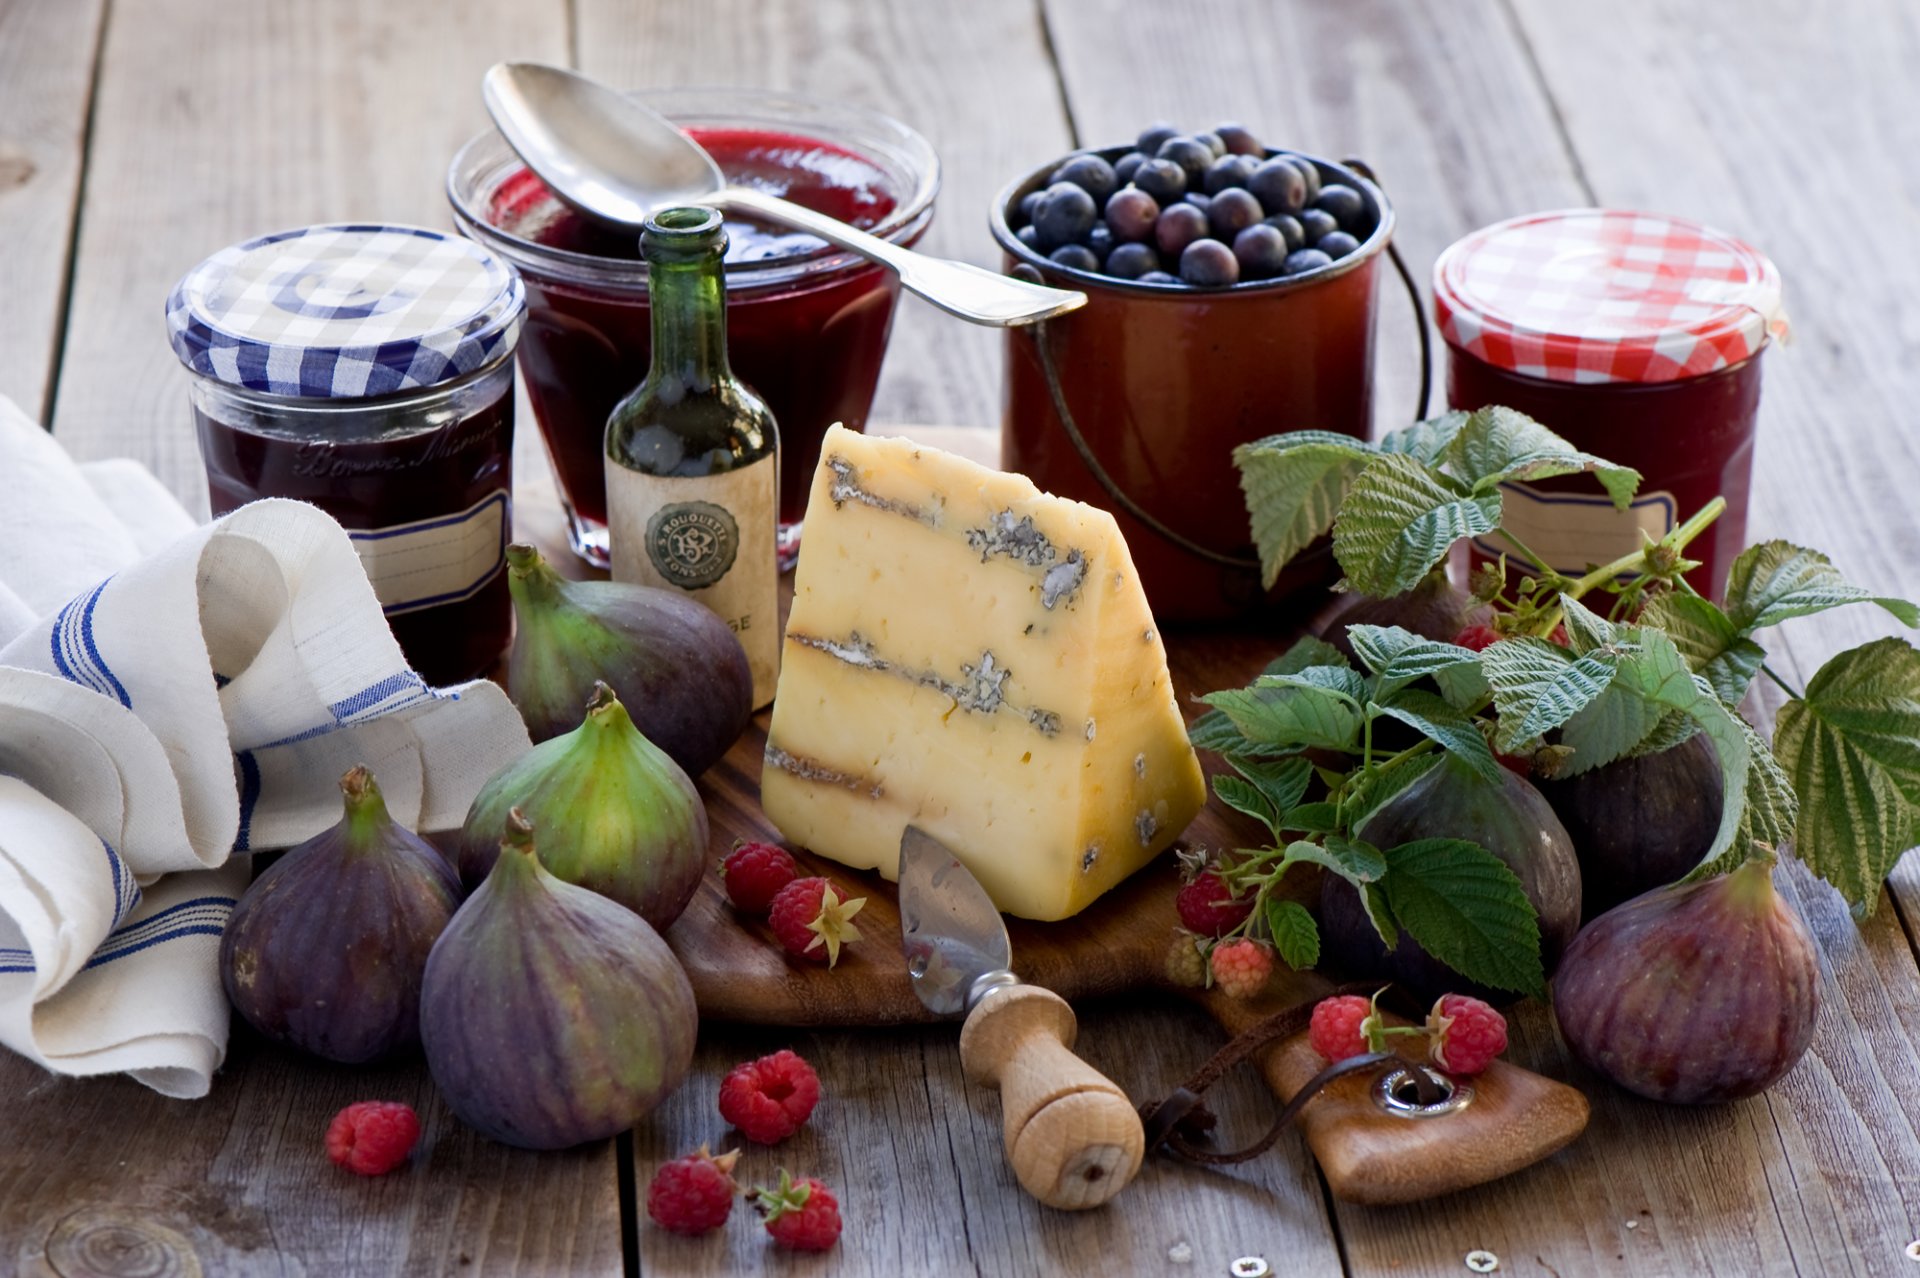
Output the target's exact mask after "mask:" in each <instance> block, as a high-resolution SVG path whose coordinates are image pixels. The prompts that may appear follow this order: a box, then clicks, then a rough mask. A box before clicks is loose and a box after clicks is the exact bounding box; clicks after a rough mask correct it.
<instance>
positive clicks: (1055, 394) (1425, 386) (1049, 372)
mask: <svg viewBox="0 0 1920 1278" xmlns="http://www.w3.org/2000/svg"><path fill="white" fill-rule="evenodd" d="M1341 163H1342V164H1344V165H1346V166H1347V167H1348V168H1350V169H1352V170H1353V171H1354V172H1356V173H1358V174H1359V175H1360V176H1361V177H1364V178H1365V179H1367V181H1369V182H1371V183H1373V184H1374V185H1375V186H1379V185H1380V180H1379V179H1378V178H1377V177H1375V176H1374V173H1373V169H1372V168H1371V167H1369V166H1368V164H1367V163H1366V161H1364V160H1359V159H1355V158H1353V157H1351V156H1349V157H1347V158H1346V159H1343V160H1342V161H1341ZM1387 257H1388V259H1389V260H1390V261H1391V262H1392V263H1393V269H1394V272H1395V274H1397V275H1399V277H1400V283H1401V284H1402V285H1403V286H1404V287H1405V288H1406V291H1407V301H1408V302H1410V303H1411V304H1412V306H1413V327H1414V331H1415V332H1416V333H1418V334H1419V337H1420V403H1419V406H1418V408H1417V409H1416V411H1415V412H1414V414H1413V420H1414V421H1416V422H1419V421H1425V420H1426V416H1427V405H1428V403H1429V402H1430V401H1431V399H1432V397H1433V339H1432V335H1431V334H1430V333H1428V331H1427V311H1426V303H1425V302H1424V301H1422V300H1421V297H1420V286H1419V285H1418V284H1417V283H1415V282H1414V278H1413V272H1412V271H1409V270H1408V269H1407V264H1406V262H1405V261H1404V260H1403V259H1402V258H1401V256H1400V250H1399V249H1398V248H1396V247H1394V243H1393V241H1392V240H1388V241H1387ZM1010 274H1012V275H1013V276H1015V277H1016V278H1018V279H1022V280H1026V281H1028V282H1030V283H1034V284H1038V283H1040V282H1041V276H1040V272H1039V271H1037V270H1035V269H1034V268H1033V267H1032V266H1030V265H1028V264H1027V263H1025V262H1022V263H1021V264H1020V265H1018V266H1015V267H1014V268H1013V270H1012V271H1011V272H1010ZM1026 328H1027V331H1028V332H1030V333H1032V334H1033V349H1034V353H1035V355H1037V356H1038V357H1039V360H1040V372H1041V374H1042V375H1043V376H1044V377H1045V378H1046V382H1047V394H1048V396H1049V397H1050V398H1051V399H1052V400H1053V414H1054V416H1055V417H1057V418H1059V419H1060V425H1061V426H1062V427H1063V428H1064V429H1065V430H1066V432H1067V440H1068V442H1070V443H1071V444H1072V445H1073V451H1074V452H1076V453H1078V454H1079V455H1080V463H1081V464H1082V465H1083V466H1085V467H1086V468H1087V473H1088V474H1090V475H1092V476H1093V478H1094V482H1096V483H1098V484H1099V485H1100V487H1101V488H1102V489H1103V490H1104V491H1105V492H1106V494H1107V496H1108V497H1110V498H1112V499H1113V502H1114V504H1115V505H1116V506H1118V507H1120V509H1122V510H1124V511H1126V512H1127V514H1129V515H1131V516H1132V517H1133V518H1134V519H1136V520H1138V521H1139V522H1140V523H1142V524H1145V525H1146V526H1147V528H1148V529H1149V530H1150V531H1152V532H1154V533H1156V534H1157V535H1159V536H1160V537H1162V538H1164V539H1166V540H1167V541H1170V542H1172V543H1173V544H1174V545H1175V546H1177V547H1178V548H1179V549H1181V550H1184V551H1186V552H1187V553H1188V554H1190V555H1195V556H1197V557H1199V558H1201V559H1204V560H1206V561H1207V562H1208V563H1214V564H1219V565H1221V566H1222V567H1226V568H1236V569H1241V570H1246V569H1251V570H1253V571H1255V572H1258V571H1259V570H1260V560H1259V559H1258V558H1257V557H1255V556H1252V555H1228V554H1223V553H1221V552H1220V551H1218V550H1215V549H1213V548H1212V547H1210V546H1203V545H1201V544H1200V543H1199V542H1197V541H1195V540H1193V538H1191V537H1188V536H1186V535H1185V534H1183V533H1179V532H1175V531H1174V530H1173V529H1172V528H1169V527H1168V526H1167V525H1166V524H1165V523H1163V522H1161V521H1160V520H1159V519H1156V518H1155V517H1154V516H1153V515H1151V514H1149V513H1148V512H1147V509H1146V507H1144V506H1142V505H1141V504H1140V503H1139V502H1137V501H1135V500H1134V499H1133V498H1132V497H1129V496H1128V495H1127V493H1126V491H1125V490H1124V489H1122V488H1121V487H1120V485H1119V483H1118V482H1117V481H1116V480H1115V479H1114V478H1113V476H1112V475H1109V474H1108V473H1107V468H1106V467H1105V466H1102V465H1101V464H1100V459H1099V458H1098V457H1095V456H1094V454H1093V447H1092V445H1090V444H1088V443H1087V439H1086V436H1084V435H1082V434H1081V433H1080V426H1079V424H1078V423H1077V422H1075V421H1074V419H1073V412H1072V410H1070V409H1069V408H1068V407H1067V393H1066V390H1065V389H1064V388H1063V387H1062V386H1061V385H1060V372H1059V369H1058V368H1057V367H1056V366H1055V364H1054V362H1053V346H1052V343H1051V341H1050V340H1049V338H1048V334H1047V321H1046V320H1039V321H1037V322H1035V323H1033V324H1030V325H1027V326H1026Z"/></svg>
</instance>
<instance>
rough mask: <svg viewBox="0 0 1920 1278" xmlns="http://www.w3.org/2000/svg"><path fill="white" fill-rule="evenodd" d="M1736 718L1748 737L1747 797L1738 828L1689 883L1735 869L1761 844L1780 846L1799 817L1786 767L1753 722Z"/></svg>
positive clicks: (1798, 806)
mask: <svg viewBox="0 0 1920 1278" xmlns="http://www.w3.org/2000/svg"><path fill="white" fill-rule="evenodd" d="M1735 720H1736V722H1738V723H1739V725H1740V729H1741V732H1742V734H1743V735H1744V736H1745V737H1746V739H1747V800H1746V810H1745V811H1744V812H1742V813H1741V816H1740V831H1739V833H1738V834H1737V835H1735V836H1734V840H1733V843H1732V845H1731V846H1729V847H1728V848H1727V850H1726V851H1725V852H1723V853H1721V854H1720V856H1719V857H1717V858H1715V859H1713V860H1710V861H1704V862H1702V863H1701V864H1700V865H1698V866H1696V867H1695V868H1694V870H1693V871H1692V873H1690V874H1688V875H1687V877H1686V880H1685V881H1686V882H1688V883H1693V882H1697V881H1698V880H1700V879H1705V878H1712V877H1713V876H1714V875H1716V874H1725V873H1727V872H1729V871H1731V870H1735V869H1738V868H1739V867H1740V866H1741V865H1743V864H1745V863H1746V861H1747V859H1748V858H1749V857H1752V856H1754V855H1755V854H1756V853H1758V852H1759V851H1760V850H1761V848H1760V845H1765V847H1766V848H1768V849H1775V848H1778V847H1780V845H1781V844H1782V843H1784V842H1785V841H1786V840H1788V839H1791V838H1792V837H1793V827H1794V822H1795V821H1797V820H1798V819H1799V816H1800V800H1799V799H1798V797H1796V796H1795V795H1794V792H1793V782H1792V781H1791V780H1790V779H1789V778H1788V776H1787V773H1786V769H1784V768H1782V767H1781V766H1780V761H1779V760H1778V759H1777V758H1775V757H1774V754H1773V751H1772V750H1769V749H1768V748H1767V743H1766V742H1765V741H1763V740H1761V738H1760V734H1759V733H1757V732H1755V731H1754V730H1753V727H1752V725H1750V724H1749V723H1748V722H1747V721H1746V720H1745V719H1741V718H1739V717H1738V716H1736V717H1735Z"/></svg>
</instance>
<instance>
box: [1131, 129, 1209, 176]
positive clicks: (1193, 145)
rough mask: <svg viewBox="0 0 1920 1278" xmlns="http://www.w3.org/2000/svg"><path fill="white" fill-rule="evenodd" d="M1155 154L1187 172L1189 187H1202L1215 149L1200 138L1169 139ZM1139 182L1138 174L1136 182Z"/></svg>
mask: <svg viewBox="0 0 1920 1278" xmlns="http://www.w3.org/2000/svg"><path fill="white" fill-rule="evenodd" d="M1154 154H1155V155H1157V156H1158V157H1159V158H1160V159H1163V160H1172V161H1173V162H1174V163H1175V164H1177V165H1179V166H1180V167H1181V169H1183V170H1184V171H1185V172H1186V175H1187V185H1188V186H1198V185H1200V179H1201V178H1203V177H1205V176H1206V173H1207V169H1208V168H1210V167H1211V166H1212V164H1213V160H1214V155H1213V149H1212V148H1211V147H1209V146H1208V145H1207V144H1206V143H1205V142H1202V141H1200V139H1198V138H1168V139H1167V140H1166V141H1165V142H1163V143H1161V144H1160V149H1159V150H1158V151H1156V152H1154ZM1139 180H1140V178H1139V175H1137V174H1136V175H1135V176H1134V181H1136V182H1137V181H1139Z"/></svg>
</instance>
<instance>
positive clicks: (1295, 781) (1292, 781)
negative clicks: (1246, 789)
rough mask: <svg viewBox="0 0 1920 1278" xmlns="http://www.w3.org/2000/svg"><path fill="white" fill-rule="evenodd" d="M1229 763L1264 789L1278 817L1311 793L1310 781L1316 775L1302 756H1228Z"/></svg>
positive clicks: (1261, 790)
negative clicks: (1284, 757)
mask: <svg viewBox="0 0 1920 1278" xmlns="http://www.w3.org/2000/svg"><path fill="white" fill-rule="evenodd" d="M1227 762H1228V763H1229V764H1231V765H1233V770H1234V771H1235V772H1238V773H1239V774H1240V775H1241V776H1243V777H1245V778H1246V780H1247V783H1248V784H1249V785H1251V786H1252V787H1253V788H1254V789H1255V790H1258V791H1259V792H1260V796H1261V797H1262V798H1263V799H1265V800H1266V801H1267V803H1268V804H1269V805H1271V806H1272V808H1273V813H1274V815H1275V816H1276V817H1277V816H1279V815H1280V814H1281V813H1282V812H1285V811H1286V810H1287V809H1289V808H1291V807H1293V806H1294V805H1295V804H1296V803H1298V802H1300V797H1301V796H1302V795H1304V794H1305V793H1306V792H1307V783H1308V782H1309V781H1311V780H1312V778H1313V765H1312V764H1311V763H1308V762H1307V761H1306V760H1305V759H1301V758H1293V759H1278V760H1272V761H1266V760H1260V759H1228V760H1227Z"/></svg>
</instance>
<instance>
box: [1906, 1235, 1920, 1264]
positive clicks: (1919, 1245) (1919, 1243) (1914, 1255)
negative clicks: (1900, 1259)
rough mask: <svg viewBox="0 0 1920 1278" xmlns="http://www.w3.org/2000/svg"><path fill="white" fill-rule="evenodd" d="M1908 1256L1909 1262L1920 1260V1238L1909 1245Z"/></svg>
mask: <svg viewBox="0 0 1920 1278" xmlns="http://www.w3.org/2000/svg"><path fill="white" fill-rule="evenodd" d="M1906 1256H1907V1259H1908V1260H1920V1238H1916V1239H1914V1240H1913V1241H1912V1242H1910V1243H1908V1244H1907V1251H1906Z"/></svg>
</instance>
